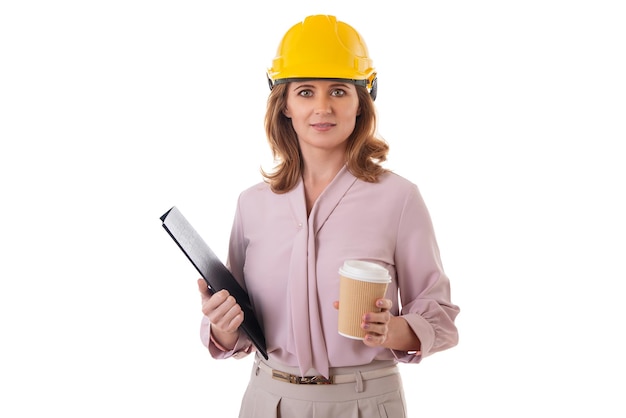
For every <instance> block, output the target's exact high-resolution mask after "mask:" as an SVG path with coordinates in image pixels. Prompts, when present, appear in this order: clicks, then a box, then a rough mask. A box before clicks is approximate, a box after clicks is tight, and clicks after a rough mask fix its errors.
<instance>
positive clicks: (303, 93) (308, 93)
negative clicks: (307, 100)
mask: <svg viewBox="0 0 626 418" xmlns="http://www.w3.org/2000/svg"><path fill="white" fill-rule="evenodd" d="M298 96H302V97H311V96H313V92H312V91H311V90H307V89H305V90H300V91H299V92H298Z"/></svg>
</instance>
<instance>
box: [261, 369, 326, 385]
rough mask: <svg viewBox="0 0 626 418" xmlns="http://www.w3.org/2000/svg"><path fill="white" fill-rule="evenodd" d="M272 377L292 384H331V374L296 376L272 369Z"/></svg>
mask: <svg viewBox="0 0 626 418" xmlns="http://www.w3.org/2000/svg"><path fill="white" fill-rule="evenodd" d="M272 378H274V379H276V380H280V381H283V382H287V383H293V384H294V385H332V384H333V376H330V377H328V378H326V377H324V376H296V375H295V374H290V373H285V372H281V371H280V370H272Z"/></svg>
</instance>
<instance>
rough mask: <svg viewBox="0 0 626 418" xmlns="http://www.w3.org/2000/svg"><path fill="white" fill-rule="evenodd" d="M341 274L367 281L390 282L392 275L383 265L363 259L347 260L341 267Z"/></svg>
mask: <svg viewBox="0 0 626 418" xmlns="http://www.w3.org/2000/svg"><path fill="white" fill-rule="evenodd" d="M339 274H341V275H342V276H344V277H350V278H352V279H357V280H363V281H365V282H374V283H389V282H390V281H391V276H390V275H389V271H387V269H386V268H384V267H383V266H381V265H379V264H376V263H372V262H369V261H362V260H346V261H345V262H344V263H343V266H341V267H340V268H339Z"/></svg>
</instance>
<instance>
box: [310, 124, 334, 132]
mask: <svg viewBox="0 0 626 418" xmlns="http://www.w3.org/2000/svg"><path fill="white" fill-rule="evenodd" d="M334 126H335V124H334V123H312V124H311V127H312V128H313V129H316V130H318V131H327V130H329V129H331V128H332V127H334Z"/></svg>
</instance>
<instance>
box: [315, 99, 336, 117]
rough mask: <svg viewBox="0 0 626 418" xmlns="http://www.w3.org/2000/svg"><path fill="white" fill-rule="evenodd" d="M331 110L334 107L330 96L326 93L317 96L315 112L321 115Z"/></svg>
mask: <svg viewBox="0 0 626 418" xmlns="http://www.w3.org/2000/svg"><path fill="white" fill-rule="evenodd" d="M331 112H332V107H331V104H330V98H329V97H327V96H324V95H319V96H317V97H316V100H315V114H316V115H320V114H324V113H331Z"/></svg>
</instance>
